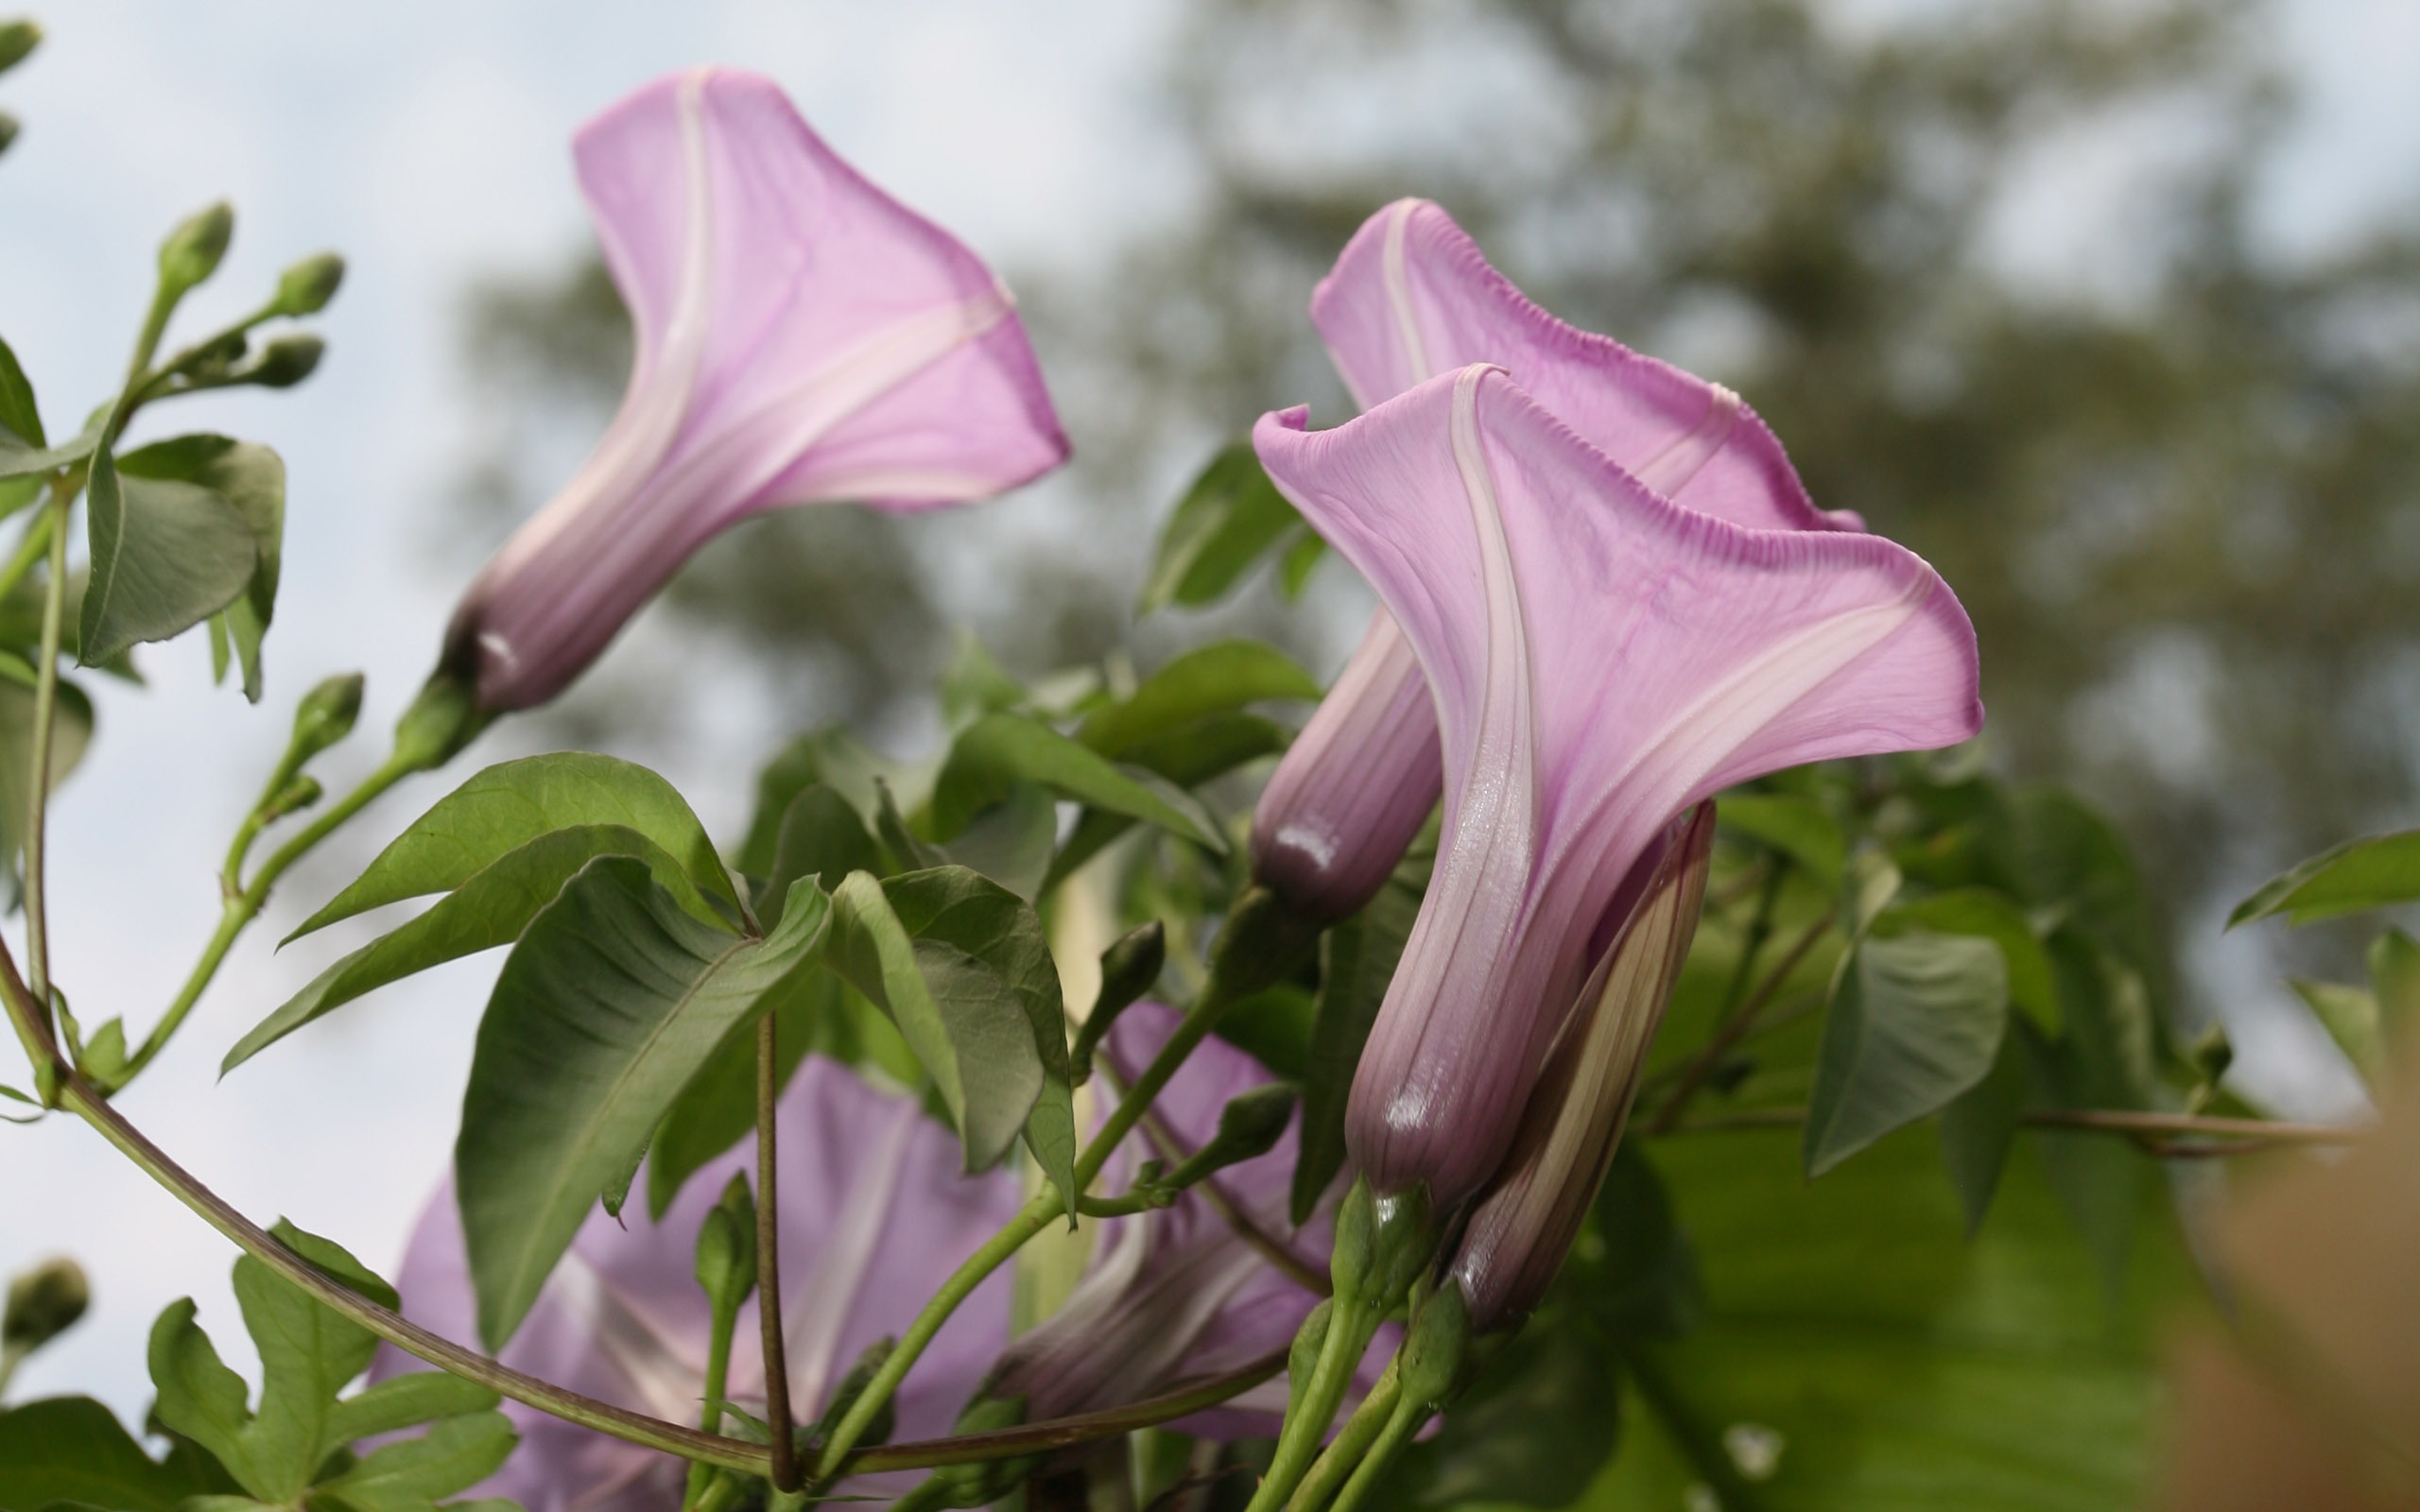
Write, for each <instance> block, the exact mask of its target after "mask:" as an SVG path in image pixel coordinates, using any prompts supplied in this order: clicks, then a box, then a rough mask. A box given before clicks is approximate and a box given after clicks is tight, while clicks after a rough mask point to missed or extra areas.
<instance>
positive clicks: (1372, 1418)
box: [1287, 1360, 1403, 1512]
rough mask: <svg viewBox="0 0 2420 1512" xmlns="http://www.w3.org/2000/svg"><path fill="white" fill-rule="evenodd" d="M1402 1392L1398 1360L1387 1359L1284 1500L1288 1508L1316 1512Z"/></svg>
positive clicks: (1363, 1451)
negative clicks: (1383, 1370) (1367, 1391)
mask: <svg viewBox="0 0 2420 1512" xmlns="http://www.w3.org/2000/svg"><path fill="white" fill-rule="evenodd" d="M1402 1394H1403V1382H1402V1377H1401V1375H1400V1373H1399V1371H1398V1369H1397V1362H1396V1361H1393V1360H1390V1361H1388V1362H1387V1373H1386V1374H1385V1375H1382V1376H1380V1377H1379V1378H1378V1383H1377V1384H1376V1385H1374V1386H1372V1387H1371V1388H1370V1394H1369V1395H1368V1396H1367V1397H1364V1398H1362V1399H1361V1405H1360V1406H1359V1407H1357V1408H1356V1409H1355V1410H1354V1413H1353V1416H1352V1417H1348V1418H1346V1419H1345V1423H1344V1427H1343V1428H1342V1429H1340V1430H1339V1431H1338V1433H1337V1435H1336V1438H1335V1441H1334V1442H1332V1443H1330V1444H1329V1445H1328V1446H1327V1448H1326V1449H1325V1450H1324V1451H1322V1452H1321V1454H1320V1457H1319V1460H1318V1462H1317V1463H1316V1464H1314V1465H1312V1467H1311V1472H1310V1474H1308V1475H1306V1476H1305V1477H1304V1478H1303V1484H1302V1486H1301V1487H1300V1488H1299V1489H1297V1490H1296V1491H1295V1492H1294V1499H1293V1501H1291V1502H1289V1503H1287V1512H1319V1509H1320V1508H1321V1507H1323V1506H1325V1505H1327V1503H1328V1502H1329V1501H1330V1500H1331V1499H1332V1498H1334V1497H1335V1496H1336V1495H1337V1494H1338V1493H1339V1492H1340V1491H1341V1490H1342V1489H1343V1488H1344V1485H1345V1482H1346V1480H1347V1479H1348V1478H1349V1477H1350V1476H1351V1475H1352V1473H1353V1468H1354V1467H1355V1466H1357V1465H1358V1464H1360V1463H1361V1457H1362V1456H1363V1455H1364V1454H1367V1453H1368V1452H1370V1446H1371V1445H1372V1444H1373V1443H1374V1442H1376V1441H1377V1437H1378V1435H1380V1434H1381V1433H1383V1432H1384V1431H1385V1429H1386V1426H1387V1420H1388V1419H1389V1418H1390V1417H1392V1416H1393V1415H1394V1410H1395V1399H1396V1398H1398V1397H1400V1396H1401V1395H1402Z"/></svg>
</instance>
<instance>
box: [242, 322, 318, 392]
mask: <svg viewBox="0 0 2420 1512" xmlns="http://www.w3.org/2000/svg"><path fill="white" fill-rule="evenodd" d="M327 350H328V344H327V343H326V342H325V341H322V340H320V338H319V337H318V336H315V335H311V334H310V333H308V332H302V333H300V334H298V335H290V336H280V337H278V338H277V339H276V340H274V341H272V342H270V343H269V344H268V346H266V347H263V348H262V349H261V354H260V355H259V356H258V357H257V358H255V359H253V362H252V365H251V367H249V368H247V369H244V370H243V372H242V373H241V374H239V375H238V376H240V377H241V378H242V379H243V381H244V382H246V383H249V384H258V385H260V386H261V387H263V388H291V387H294V386H295V385H296V384H299V383H301V382H302V380H303V379H305V378H308V377H310V376H311V374H312V372H313V371H314V370H315V369H318V368H319V366H320V358H321V357H322V356H324V355H326V354H327Z"/></svg>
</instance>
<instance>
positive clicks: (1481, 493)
mask: <svg viewBox="0 0 2420 1512" xmlns="http://www.w3.org/2000/svg"><path fill="white" fill-rule="evenodd" d="M1304 424H1305V417H1304V414H1303V412H1302V411H1301V410H1293V411H1288V412H1286V413H1283V414H1272V415H1269V416H1265V417H1263V418H1262V420H1261V421H1260V423H1259V425H1258V426H1257V427H1256V428H1255V429H1254V431H1253V444H1254V446H1255V448H1256V449H1257V450H1258V452H1259V454H1260V458H1261V461H1262V464H1263V465H1264V466H1265V467H1267V468H1268V470H1269V474H1270V477H1271V479H1272V480H1273V481H1274V482H1275V483H1276V485H1277V487H1278V488H1279V489H1280V490H1283V491H1284V492H1285V494H1286V496H1287V497H1288V499H1290V500H1292V501H1293V503H1294V504H1295V506H1296V507H1298V508H1300V509H1301V510H1302V511H1303V513H1304V515H1305V517H1306V518H1307V519H1308V520H1309V521H1310V523H1311V524H1312V525H1313V527H1314V528H1316V529H1318V530H1319V531H1320V532H1321V533H1322V535H1324V536H1325V537H1326V538H1327V539H1328V541H1330V542H1331V543H1332V544H1334V545H1335V546H1336V548H1337V549H1338V550H1339V551H1340V552H1341V553H1342V554H1343V555H1344V556H1345V557H1346V558H1348V559H1350V560H1351V561H1352V562H1353V564H1354V565H1355V566H1356V567H1357V568H1358V569H1359V570H1360V572H1361V573H1362V575H1363V576H1366V577H1367V578H1369V579H1370V581H1371V583H1372V584H1373V585H1374V587H1375V588H1376V589H1377V592H1378V595H1379V598H1380V600H1381V601H1382V602H1383V603H1384V604H1385V606H1386V608H1387V610H1389V611H1390V612H1391V613H1392V615H1393V616H1394V619H1395V622H1396V623H1397V624H1398V625H1399V626H1401V627H1402V629H1403V632H1404V635H1405V637H1406V638H1407V639H1408V640H1409V642H1410V644H1411V647H1412V650H1413V652H1414V653H1415V655H1416V656H1417V657H1418V659H1419V662H1420V667H1421V671H1422V673H1423V675H1424V676H1425V677H1426V679H1427V683H1428V686H1429V689H1430V692H1431V694H1432V695H1433V697H1434V700H1435V706H1436V712H1437V722H1438V728H1439V731H1440V734H1441V737H1442V744H1443V756H1444V802H1445V827H1444V831H1443V836H1442V838H1441V844H1440V851H1439V860H1438V867H1437V872H1436V876H1435V878H1434V880H1433V881H1432V882H1431V884H1430V886H1429V891H1428V897H1427V900H1426V902H1425V903H1424V904H1423V905H1422V909H1421V913H1420V918H1419V920H1418V922H1417V923H1416V924H1415V925H1414V927H1413V930H1412V933H1411V936H1410V938H1409V942H1408V943H1407V944H1406V947H1405V950H1404V955H1403V960H1402V963H1401V965H1400V966H1399V968H1398V969H1397V971H1396V973H1395V977H1394V980H1393V982H1392V985H1391V986H1390V987H1389V988H1388V992H1387V997H1386V1001H1385V1004H1384V1005H1383V1006H1382V1007H1381V1009H1380V1011H1379V1017H1378V1022H1377V1024H1376V1026H1375V1028H1374V1031H1373V1033H1372V1035H1371V1038H1370V1041H1369V1045H1368V1048H1367V1050H1366V1051H1365V1053H1364V1055H1363V1057H1362V1061H1361V1065H1360V1069H1359V1071H1358V1072H1357V1074H1356V1076H1355V1079H1354V1086H1353V1092H1352V1098H1351V1102H1350V1106H1349V1113H1348V1118H1347V1138H1348V1144H1349V1147H1350V1149H1351V1151H1352V1154H1353V1158H1354V1160H1355V1161H1356V1163H1357V1164H1358V1165H1359V1166H1360V1168H1361V1169H1362V1171H1363V1172H1364V1174H1365V1175H1366V1176H1367V1177H1368V1178H1369V1180H1370V1182H1371V1184H1372V1186H1373V1188H1374V1190H1376V1191H1378V1192H1381V1193H1385V1192H1393V1191H1402V1190H1405V1189H1408V1188H1409V1187H1411V1186H1413V1185H1415V1184H1417V1183H1421V1182H1426V1183H1427V1184H1428V1186H1429V1188H1430V1194H1431V1196H1432V1197H1433V1198H1434V1200H1435V1201H1436V1202H1437V1203H1438V1204H1439V1205H1440V1208H1441V1209H1446V1208H1450V1207H1451V1206H1453V1205H1455V1204H1457V1203H1460V1202H1461V1201H1462V1200H1463V1199H1465V1198H1467V1197H1469V1196H1472V1195H1474V1194H1477V1193H1478V1192H1479V1191H1480V1190H1482V1189H1483V1188H1484V1187H1485V1186H1486V1185H1487V1183H1488V1181H1489V1179H1490V1178H1491V1177H1493V1176H1494V1175H1495V1172H1496V1170H1497V1168H1498V1166H1499V1165H1501V1163H1502V1161H1503V1160H1504V1156H1505V1154H1506V1152H1507V1149H1508V1148H1509V1146H1510V1145H1511V1143H1512V1139H1513V1131H1514V1129H1515V1128H1516V1126H1517V1125H1518V1124H1519V1122H1520V1118H1521V1114H1522V1109H1523V1107H1524V1105H1525V1104H1526V1102H1527V1101H1528V1099H1529V1095H1530V1091H1531V1089H1532V1087H1533V1086H1534V1085H1535V1084H1536V1082H1537V1079H1538V1074H1539V1071H1540V1069H1541V1067H1542V1066H1543V1064H1544V1062H1545V1057H1546V1054H1547V1048H1548V1047H1549V1046H1550V1045H1551V1044H1552V1043H1553V1041H1554V1040H1555V1038H1556V1037H1557V1035H1558V1034H1560V1033H1561V1032H1562V1030H1563V1027H1564V1021H1565V1020H1566V1018H1567V1017H1568V1016H1569V1015H1570V1013H1571V1011H1572V1009H1573V1005H1575V1004H1576V1003H1577V1002H1578V1001H1579V997H1580V989H1581V988H1582V984H1583V983H1584V982H1585V981H1586V979H1587V977H1588V976H1589V974H1590V972H1591V971H1592V970H1593V969H1594V967H1595V965H1596V964H1597V961H1598V959H1599V956H1600V955H1601V954H1602V953H1603V950H1604V947H1605V944H1606V941H1607V939H1608V938H1609V937H1610V935H1611V933H1612V931H1613V930H1614V929H1615V928H1616V927H1617V926H1618V923H1619V919H1618V918H1616V917H1609V910H1611V909H1612V907H1613V906H1614V904H1615V903H1616V902H1617V896H1618V894H1619V892H1620V889H1621V886H1622V884H1623V882H1624V880H1625V879H1626V878H1628V877H1630V876H1631V875H1632V873H1633V871H1634V868H1635V866H1636V864H1637V862H1638V859H1639V857H1640V856H1641V855H1642V854H1644V853H1645V852H1646V851H1647V850H1648V848H1649V847H1650V845H1651V843H1652V842H1653V840H1654V839H1655V837H1656V835H1658V834H1659V833H1662V831H1663V830H1664V828H1665V826H1667V825H1668V824H1669V823H1670V822H1671V821H1672V819H1673V816H1676V815H1677V814H1679V813H1680V812H1681V811H1682V810H1683V809H1685V808H1686V807H1688V806H1689V805H1691V804H1693V803H1696V802H1698V801H1700V800H1701V799H1705V798H1707V797H1709V796H1711V795H1713V794H1714V793H1716V792H1718V791H1720V790H1721V789H1722V788H1725V787H1728V786H1730V785H1731V784H1733V783H1735V782H1743V781H1746V780H1747V779H1749V778H1752V777H1755V776H1758V775H1760V774H1762V773H1765V772H1770V771H1773V770H1775V769H1777V768H1780V767H1784V766H1791V765H1798V764H1800V763H1803V762H1810V761H1820V760H1825V759H1829V758H1834V757H1843V756H1854V755H1862V754H1868V753H1872V752H1877V751H1887V750H1900V749H1921V748H1927V747H1938V746H1946V745H1950V744H1954V743H1955V742H1957V741H1960V740H1963V739H1965V738H1966V737H1968V736H1969V735H1972V734H1973V733H1974V732H1975V731H1976V730H1978V729H1979V728H1980V725H1981V721H1982V706H1981V703H1980V701H1979V699H1978V697H1977V696H1976V692H1977V668H1976V661H1975V637H1974V629H1973V627H1972V626H1971V625H1970V624H1969V623H1968V621H1967V618H1966V614H1965V611H1964V610H1962V609H1961V608H1960V607H1959V604H1958V601H1957V599H1956V598H1955V597H1954V596H1953V595H1952V594H1951V593H1950V592H1949V589H1948V587H1947V585H1945V583H1943V582H1942V580H1941V578H1940V577H1939V576H1937V575H1936V574H1935V573H1934V572H1933V571H1932V569H1931V568H1930V567H1928V566H1927V565H1926V564H1925V562H1924V561H1923V560H1922V559H1921V558H1917V557H1916V556H1914V555H1913V554H1912V553H1910V552H1909V551H1907V550H1905V549H1904V548H1902V547H1900V546H1897V545H1894V544H1893V543H1892V542H1890V541H1883V540H1880V539H1878V538H1876V537H1873V536H1868V535H1861V534H1853V533H1847V532H1840V531H1776V530H1755V529H1748V528H1743V527H1742V526H1740V525H1738V524H1733V523H1731V522H1729V521H1726V520H1723V519H1720V518H1718V517H1716V516H1714V515H1711V514H1705V513H1701V512H1699V511H1696V510H1691V509H1687V508H1685V507H1680V506H1678V505H1675V504H1673V503H1672V502H1670V501H1669V500H1668V499H1666V498H1665V497H1663V496H1662V495H1661V494H1659V493H1657V492H1656V491H1654V490H1651V489H1650V488H1648V487H1647V486H1645V485H1644V484H1642V483H1641V482H1640V481H1639V480H1638V479H1637V478H1636V477H1635V476H1634V475H1633V474H1632V473H1631V472H1627V471H1626V470H1624V469H1623V468H1622V467H1621V466H1619V465H1618V464H1617V463H1616V462H1615V461H1614V460H1613V459H1612V458H1611V457H1609V456H1607V455H1605V453H1604V452H1602V451H1601V450H1599V448H1597V447H1595V446H1592V445H1591V444H1589V442H1588V441H1587V440H1585V439H1584V438H1582V437H1581V436H1580V435H1578V434H1576V433H1574V432H1573V431H1572V430H1571V428H1569V427H1568V426H1566V425H1564V423H1563V422H1562V421H1560V420H1559V419H1558V418H1557V417H1556V416H1555V415H1554V414H1552V413H1551V412H1549V411H1548V410H1547V409H1546V408H1544V407H1543V406H1541V405H1540V404H1538V403H1537V402H1536V401H1535V400H1533V399H1532V398H1530V396H1529V395H1528V394H1527V393H1525V392H1524V391H1523V390H1522V389H1521V388H1520V387H1519V386H1518V385H1516V384H1514V383H1513V380H1512V379H1511V377H1509V376H1508V375H1507V374H1506V373H1505V371H1504V370H1503V369H1500V368H1495V367H1490V366H1486V365H1474V366H1472V367H1469V368H1465V369H1461V370H1460V371H1458V372H1454V373H1450V374H1446V375H1444V376H1443V377H1439V378H1434V379H1431V380H1429V381H1428V382H1426V383H1425V384H1422V385H1420V386H1419V387H1415V388H1413V389H1411V390H1410V391H1409V392H1408V393H1406V394H1403V395H1401V396H1399V397H1397V398H1395V399H1392V400H1389V401H1387V402H1386V403H1384V404H1379V405H1378V406H1377V407H1375V408H1374V409H1373V410H1371V411H1370V412H1369V413H1368V414H1366V415H1364V416H1362V417H1361V418H1359V419H1357V420H1355V421H1348V422H1347V423H1345V424H1344V425H1342V426H1340V427H1338V428H1337V429H1335V430H1331V431H1326V432H1322V433H1319V434H1316V435H1314V434H1309V433H1307V432H1305V429H1304Z"/></svg>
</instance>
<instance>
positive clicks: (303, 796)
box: [261, 777, 328, 824]
mask: <svg viewBox="0 0 2420 1512" xmlns="http://www.w3.org/2000/svg"><path fill="white" fill-rule="evenodd" d="M327 796H328V790H327V789H326V788H324V787H321V786H320V780H319V779H318V778H316V777H298V778H296V779H294V780H293V781H292V782H288V783H286V784H285V786H284V787H281V788H279V789H278V790H277V793H276V795H275V796H274V797H272V798H271V799H269V800H268V802H266V803H264V804H262V805H261V822H262V823H263V824H274V823H276V822H277V821H278V820H280V819H282V818H284V817H285V816H287V815H289V814H300V813H302V811H303V810H304V809H307V808H309V807H310V806H311V805H312V804H314V803H317V802H318V801H320V799H323V798H325V797H327Z"/></svg>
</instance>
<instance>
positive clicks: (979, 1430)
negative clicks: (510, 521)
mask: <svg viewBox="0 0 2420 1512" xmlns="http://www.w3.org/2000/svg"><path fill="white" fill-rule="evenodd" d="M1024 1425H1025V1399H1024V1398H1023V1397H977V1398H976V1399H975V1400H973V1401H971V1402H969V1403H967V1406H966V1410H965V1411H964V1412H962V1413H959V1415H958V1425H957V1426H956V1427H955V1428H953V1429H952V1430H951V1436H952V1437H955V1438H964V1437H967V1436H968V1435H974V1434H996V1433H999V1432H1002V1431H1003V1430H1006V1429H1010V1428H1021V1427H1023V1426H1024ZM1038 1463H1039V1462H1038V1460H1036V1459H1035V1458H1033V1457H1031V1456H1026V1457H1021V1458H1017V1459H1005V1460H1002V1459H987V1460H974V1461H970V1462H969V1463H967V1464H964V1465H944V1466H942V1467H941V1468H940V1469H936V1470H934V1471H933V1475H932V1479H930V1480H928V1481H926V1482H925V1484H924V1485H923V1486H918V1487H917V1488H916V1489H915V1491H913V1492H912V1493H910V1494H909V1497H908V1500H907V1501H905V1502H902V1503H900V1505H901V1506H903V1507H977V1506H990V1505H991V1504H992V1503H994V1502H997V1501H1000V1500H1002V1499H1003V1498H1005V1497H1007V1496H1008V1495H1010V1494H1011V1492H1013V1491H1015V1490H1016V1488H1017V1486H1019V1484H1020V1483H1022V1482H1023V1481H1024V1480H1025V1478H1026V1477H1027V1476H1028V1475H1030V1474H1031V1473H1033V1469H1034V1467H1035V1466H1036V1464H1038Z"/></svg>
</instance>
